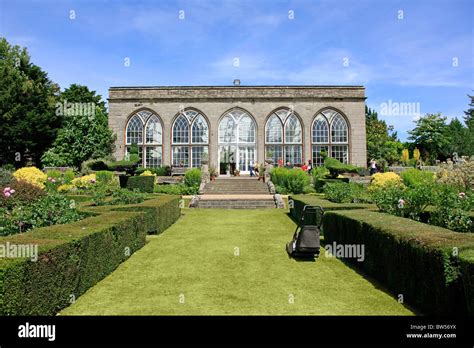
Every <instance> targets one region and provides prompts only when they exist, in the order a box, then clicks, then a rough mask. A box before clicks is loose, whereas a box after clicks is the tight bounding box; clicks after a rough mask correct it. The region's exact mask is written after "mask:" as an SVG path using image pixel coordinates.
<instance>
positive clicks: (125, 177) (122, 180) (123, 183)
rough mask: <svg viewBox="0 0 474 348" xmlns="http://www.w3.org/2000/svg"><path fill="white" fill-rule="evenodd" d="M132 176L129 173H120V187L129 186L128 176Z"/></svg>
mask: <svg viewBox="0 0 474 348" xmlns="http://www.w3.org/2000/svg"><path fill="white" fill-rule="evenodd" d="M129 177H130V176H129V175H124V174H122V175H119V182H120V187H121V188H127V182H128V178H129Z"/></svg>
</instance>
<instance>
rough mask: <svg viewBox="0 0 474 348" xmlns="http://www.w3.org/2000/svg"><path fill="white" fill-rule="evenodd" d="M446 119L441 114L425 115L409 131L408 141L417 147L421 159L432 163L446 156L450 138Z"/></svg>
mask: <svg viewBox="0 0 474 348" xmlns="http://www.w3.org/2000/svg"><path fill="white" fill-rule="evenodd" d="M447 130H448V126H447V125H446V117H445V116H442V115H441V114H439V113H438V114H426V115H425V116H423V117H420V118H419V119H418V120H417V121H416V126H415V128H414V129H413V130H411V131H409V132H408V133H409V134H410V137H409V139H410V140H412V141H413V143H414V145H415V146H416V147H418V148H419V149H420V151H421V153H422V157H423V158H424V159H427V160H431V161H434V160H436V159H438V158H443V157H446V156H447V155H448V146H449V145H450V143H451V137H450V136H449V135H448V134H449V133H448V131H447Z"/></svg>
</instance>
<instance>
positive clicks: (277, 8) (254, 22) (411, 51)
mask: <svg viewBox="0 0 474 348" xmlns="http://www.w3.org/2000/svg"><path fill="white" fill-rule="evenodd" d="M71 11H74V14H75V19H71V18H70V16H71ZM180 11H184V19H181V18H180V15H181V17H182V15H183V12H180ZM400 11H403V12H400ZM473 13H474V1H472V0H418V1H415V0H408V1H395V0H384V1H381V0H352V1H349V0H327V1H323V0H298V1H296V0H295V1H279V0H268V1H263V0H254V1H244V0H238V1H237V0H221V1H218V0H213V1H207V0H186V1H158V0H155V1H151V0H149V1H140V0H137V1H132V0H130V1H119V0H115V1H105V0H97V1H92V0H91V1H87V0H76V1H64V0H63V1H60V0H43V1H33V0H29V1H26V0H0V36H3V37H6V38H7V40H9V41H10V42H11V43H14V44H18V45H20V46H26V47H27V48H28V50H29V52H30V55H31V57H32V61H33V62H34V63H35V64H37V65H39V66H41V67H42V68H43V69H44V70H46V71H47V72H48V73H49V76H50V78H51V79H52V80H53V81H55V82H57V83H59V85H60V86H61V87H62V88H65V87H67V86H69V85H70V84H71V83H80V84H84V85H87V86H89V88H91V89H94V90H97V91H98V92H99V93H100V94H101V95H103V96H104V97H107V89H108V88H109V87H110V86H137V85H138V86H146V85H229V84H231V83H232V81H233V79H235V78H240V79H241V81H242V84H243V85H279V84H283V85H287V84H289V85H364V86H366V94H367V97H368V98H367V104H368V105H369V106H370V107H372V108H374V109H376V110H379V111H380V108H381V105H382V103H387V102H388V101H389V100H391V101H392V102H396V103H419V104H418V105H419V107H420V112H421V114H426V113H434V112H441V113H443V114H444V115H446V116H447V117H448V118H452V117H458V118H462V116H463V115H464V114H463V111H464V110H466V109H467V106H468V103H469V100H468V98H467V94H471V95H472V94H473V93H474V92H473V81H474V63H473V57H474V33H473V28H474V25H473ZM401 17H403V18H401ZM126 58H129V60H130V66H125V59H126ZM235 58H238V60H239V66H237V67H236V66H234V62H235ZM382 118H384V119H386V120H387V121H388V123H390V124H393V125H394V126H395V129H396V130H397V131H398V134H399V136H400V138H402V139H403V140H404V139H405V138H406V136H407V133H406V132H407V130H409V129H412V128H413V124H414V123H413V120H414V119H415V118H416V116H414V115H400V116H396V115H384V116H382Z"/></svg>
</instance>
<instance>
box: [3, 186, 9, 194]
mask: <svg viewBox="0 0 474 348" xmlns="http://www.w3.org/2000/svg"><path fill="white" fill-rule="evenodd" d="M10 190H11V188H10V187H5V188H4V189H3V193H5V192H7V191H10Z"/></svg>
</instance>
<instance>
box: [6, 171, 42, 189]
mask: <svg viewBox="0 0 474 348" xmlns="http://www.w3.org/2000/svg"><path fill="white" fill-rule="evenodd" d="M13 177H14V178H15V179H17V180H20V181H26V182H28V183H30V184H33V185H36V186H38V187H39V188H44V187H45V186H44V183H45V182H46V179H47V178H48V176H47V175H46V174H45V173H43V172H42V171H41V170H39V169H38V168H36V167H24V168H21V169H18V170H17V171H15V172H14V173H13Z"/></svg>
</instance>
